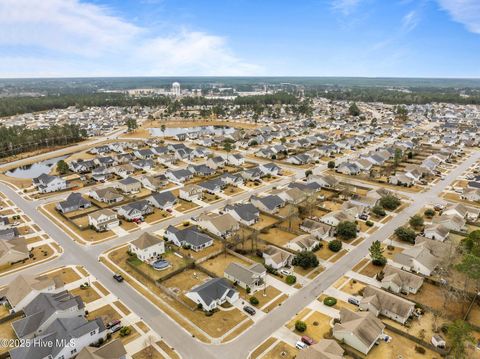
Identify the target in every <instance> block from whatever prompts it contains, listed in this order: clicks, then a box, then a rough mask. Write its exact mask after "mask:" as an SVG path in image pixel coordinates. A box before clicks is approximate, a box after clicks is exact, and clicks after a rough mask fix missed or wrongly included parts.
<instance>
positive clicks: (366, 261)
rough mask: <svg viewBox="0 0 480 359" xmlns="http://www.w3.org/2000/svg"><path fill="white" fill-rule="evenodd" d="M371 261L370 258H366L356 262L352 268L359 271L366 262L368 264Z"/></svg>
mask: <svg viewBox="0 0 480 359" xmlns="http://www.w3.org/2000/svg"><path fill="white" fill-rule="evenodd" d="M368 262H369V260H368V259H366V258H364V259H362V260H361V261H360V262H358V263H357V264H355V266H354V267H353V268H352V270H353V271H354V272H357V271H358V270H359V269H360V268H362V267H363V266H364V265H365V264H367V263H368Z"/></svg>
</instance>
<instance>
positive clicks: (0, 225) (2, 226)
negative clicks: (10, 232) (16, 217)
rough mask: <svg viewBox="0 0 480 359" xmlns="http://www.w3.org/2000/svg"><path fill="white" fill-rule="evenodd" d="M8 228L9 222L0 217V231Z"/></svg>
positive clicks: (6, 218)
mask: <svg viewBox="0 0 480 359" xmlns="http://www.w3.org/2000/svg"><path fill="white" fill-rule="evenodd" d="M7 228H10V220H9V219H8V217H6V216H2V217H0V230H4V229H7Z"/></svg>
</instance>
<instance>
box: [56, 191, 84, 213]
mask: <svg viewBox="0 0 480 359" xmlns="http://www.w3.org/2000/svg"><path fill="white" fill-rule="evenodd" d="M91 205H92V203H91V202H90V201H88V200H86V199H85V198H83V197H82V194H81V193H70V194H69V195H68V197H67V198H66V199H65V201H61V202H58V203H57V206H56V208H57V210H58V211H60V212H62V213H69V212H73V211H78V210H80V209H85V208H89V207H90V206H91Z"/></svg>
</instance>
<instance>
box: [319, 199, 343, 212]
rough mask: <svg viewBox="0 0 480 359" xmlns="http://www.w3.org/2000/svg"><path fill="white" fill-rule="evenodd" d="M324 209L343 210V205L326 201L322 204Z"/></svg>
mask: <svg viewBox="0 0 480 359" xmlns="http://www.w3.org/2000/svg"><path fill="white" fill-rule="evenodd" d="M322 207H323V208H326V209H329V210H330V211H337V210H339V209H341V208H342V205H341V204H340V203H337V202H332V201H324V202H323V203H322Z"/></svg>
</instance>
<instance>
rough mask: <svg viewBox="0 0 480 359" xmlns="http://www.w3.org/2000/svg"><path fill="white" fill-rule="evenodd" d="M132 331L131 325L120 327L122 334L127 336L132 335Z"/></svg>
mask: <svg viewBox="0 0 480 359" xmlns="http://www.w3.org/2000/svg"><path fill="white" fill-rule="evenodd" d="M131 332H132V329H131V328H130V327H122V328H121V329H120V336H121V337H126V336H127V335H130V333H131Z"/></svg>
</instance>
